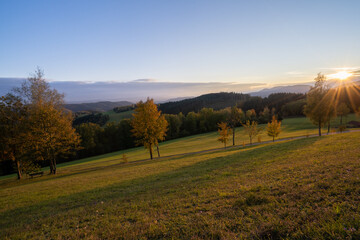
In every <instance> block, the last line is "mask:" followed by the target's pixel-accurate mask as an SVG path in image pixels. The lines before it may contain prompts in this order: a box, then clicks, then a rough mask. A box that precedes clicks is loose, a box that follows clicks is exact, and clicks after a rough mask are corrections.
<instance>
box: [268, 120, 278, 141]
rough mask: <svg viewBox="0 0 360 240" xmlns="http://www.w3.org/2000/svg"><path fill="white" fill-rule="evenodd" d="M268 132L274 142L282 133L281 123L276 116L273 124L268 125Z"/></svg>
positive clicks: (272, 121)
mask: <svg viewBox="0 0 360 240" xmlns="http://www.w3.org/2000/svg"><path fill="white" fill-rule="evenodd" d="M266 130H267V134H268V136H270V137H272V138H273V142H274V141H275V137H277V136H279V134H280V132H281V122H280V121H278V120H277V119H276V117H275V115H273V117H272V120H271V123H270V122H269V123H268V125H267V128H266Z"/></svg>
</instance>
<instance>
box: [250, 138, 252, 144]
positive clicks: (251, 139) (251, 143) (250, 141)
mask: <svg viewBox="0 0 360 240" xmlns="http://www.w3.org/2000/svg"><path fill="white" fill-rule="evenodd" d="M250 145H252V137H250Z"/></svg>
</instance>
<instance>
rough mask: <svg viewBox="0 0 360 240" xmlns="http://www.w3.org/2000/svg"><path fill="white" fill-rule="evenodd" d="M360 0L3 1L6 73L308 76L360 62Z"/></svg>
mask: <svg viewBox="0 0 360 240" xmlns="http://www.w3.org/2000/svg"><path fill="white" fill-rule="evenodd" d="M359 9H360V1H358V0H354V1H351V0H347V1H342V0H338V1H331V0H326V1H325V0H324V1H321V0H317V1H313V0H302V1H298V0H286V1H280V0H278V1H276V0H263V1H261V0H257V1H241V0H236V1H235V0H234V1H230V0H219V1H210V0H207V1H200V0H182V1H172V0H153V1H149V0H147V1H137V0H132V1H120V0H116V1H110V0H101V1H100V0H98V1H91V0H76V1H73V0H70V1H69V0H62V1H60V0H54V1H48V0H44V1H36V0H32V1H29V0H26V1H25V0H23V1H20V0H0V36H1V37H0V77H3V78H15V77H18V78H19V77H27V76H29V74H30V73H31V72H34V70H35V68H36V67H37V66H39V67H41V68H42V69H43V70H44V72H45V75H46V78H47V79H49V80H51V81H86V82H104V81H106V82H107V81H115V82H129V81H133V80H136V79H153V80H154V81H159V82H186V83H192V82H200V83H207V82H220V83H221V82H234V83H237V84H248V83H262V84H272V85H281V84H285V83H286V84H288V83H300V82H309V81H312V80H313V79H314V77H315V76H316V74H317V73H318V72H323V73H326V74H333V73H335V72H336V71H338V68H343V67H348V68H351V69H358V68H360V44H359V39H360V27H359V24H360V15H359V13H358V10H359Z"/></svg>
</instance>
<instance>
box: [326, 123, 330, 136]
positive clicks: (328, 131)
mask: <svg viewBox="0 0 360 240" xmlns="http://www.w3.org/2000/svg"><path fill="white" fill-rule="evenodd" d="M329 133H330V121H329V122H328V131H327V135H329Z"/></svg>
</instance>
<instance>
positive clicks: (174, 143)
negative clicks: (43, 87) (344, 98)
mask: <svg viewBox="0 0 360 240" xmlns="http://www.w3.org/2000/svg"><path fill="white" fill-rule="evenodd" d="M351 120H357V121H360V117H358V116H356V115H354V114H352V115H349V116H348V117H347V118H346V121H351ZM344 121H345V120H344ZM338 122H339V119H335V120H334V121H333V123H332V125H333V126H336V125H337V124H338ZM261 127H262V128H264V129H265V128H266V125H262V126H261ZM326 131H327V129H323V132H324V133H326ZM317 133H318V130H317V128H316V126H314V125H313V124H312V123H311V122H310V121H309V120H308V119H307V118H288V119H284V120H283V121H282V133H281V134H280V136H279V138H288V137H296V136H305V135H311V134H317ZM260 136H261V141H268V140H272V138H270V137H268V136H267V134H266V131H265V130H264V131H263V132H262V133H261V134H260ZM217 138H218V132H211V133H204V134H198V135H193V136H189V137H184V138H179V139H175V140H170V141H166V142H163V143H161V144H160V153H161V155H162V156H168V155H175V154H182V153H188V152H195V151H202V150H207V149H213V148H221V147H223V144H222V143H220V142H219V141H217ZM257 141H258V140H257V139H254V140H253V142H257ZM243 142H244V143H245V144H248V143H249V138H248V136H246V135H245V134H244V131H243V128H237V129H236V139H235V143H236V144H237V145H242V143H243ZM228 145H232V139H231V140H230V143H229V144H228ZM123 153H125V154H126V156H127V157H128V161H129V162H131V161H137V160H141V159H147V158H149V153H148V151H147V150H145V149H144V147H137V148H132V149H127V150H123V151H118V152H113V153H108V154H104V155H100V156H95V157H90V158H85V159H81V160H77V161H73V162H68V163H63V164H59V165H58V168H63V167H68V166H73V165H80V164H84V163H86V164H87V163H88V162H92V163H93V164H96V165H97V166H99V165H102V166H107V165H109V164H114V163H121V161H122V159H121V158H122V154H123ZM155 155H156V153H155ZM45 170H46V171H47V168H46V169H45ZM15 177H16V175H15V174H12V175H7V176H0V180H1V179H8V178H15Z"/></svg>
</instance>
